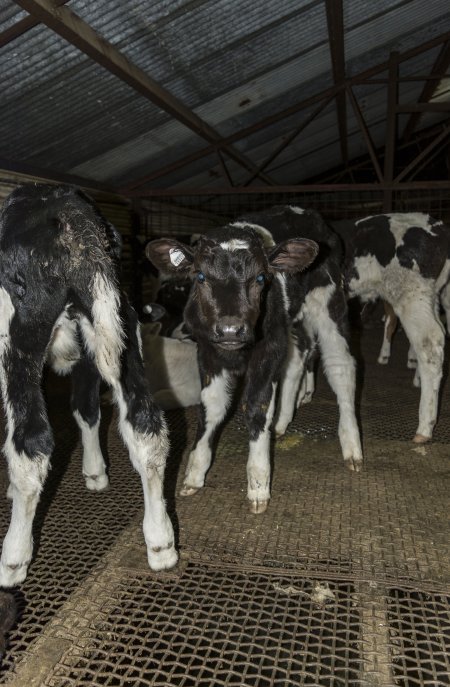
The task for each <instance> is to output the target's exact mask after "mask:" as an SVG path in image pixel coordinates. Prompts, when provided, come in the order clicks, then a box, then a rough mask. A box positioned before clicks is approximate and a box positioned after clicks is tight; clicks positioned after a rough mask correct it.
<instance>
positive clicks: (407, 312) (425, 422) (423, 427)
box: [396, 291, 445, 443]
mask: <svg viewBox="0 0 450 687" xmlns="http://www.w3.org/2000/svg"><path fill="white" fill-rule="evenodd" d="M419 295H421V296H423V297H421V298H419ZM426 295H427V294H426V293H425V291H423V292H422V294H414V296H413V297H410V298H408V299H405V300H404V301H403V302H401V303H399V304H397V307H396V312H397V314H398V316H399V317H400V320H401V322H402V325H403V328H404V330H405V332H406V335H407V337H408V339H409V341H410V342H411V346H413V348H414V350H415V352H416V355H417V373H418V375H419V378H420V387H421V394H420V405H419V425H418V427H417V432H416V435H415V437H414V441H415V442H416V443H424V442H425V441H429V440H430V439H431V437H432V434H433V429H434V425H435V424H436V418H437V411H438V394H439V387H440V383H441V378H442V364H443V360H444V342H445V334H444V327H443V326H442V324H441V322H440V320H439V319H437V317H436V314H435V303H434V299H435V294H434V293H432V292H429V293H428V298H426Z"/></svg>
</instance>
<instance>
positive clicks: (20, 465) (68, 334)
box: [0, 184, 177, 586]
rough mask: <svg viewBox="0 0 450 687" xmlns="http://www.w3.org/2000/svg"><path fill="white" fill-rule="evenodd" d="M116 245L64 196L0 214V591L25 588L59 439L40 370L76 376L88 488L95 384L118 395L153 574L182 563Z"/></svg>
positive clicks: (38, 197) (14, 205)
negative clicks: (0, 429)
mask: <svg viewBox="0 0 450 687" xmlns="http://www.w3.org/2000/svg"><path fill="white" fill-rule="evenodd" d="M120 249H121V241H120V236H119V234H118V232H117V231H116V230H115V228H114V227H113V226H112V225H111V224H109V223H108V222H107V221H106V220H105V219H104V218H103V217H102V216H101V215H100V213H99V211H98V210H97V208H96V207H95V206H94V204H93V203H92V201H91V200H90V199H89V198H88V197H87V196H85V195H84V194H82V193H81V192H80V191H77V190H76V189H73V188H70V187H54V186H47V185H39V184H34V185H25V186H21V187H18V188H17V189H16V190H15V191H13V193H12V194H11V195H10V196H9V198H8V199H7V200H6V201H5V203H4V206H3V209H2V214H1V217H0V382H1V388H2V395H3V401H4V405H5V411H6V419H7V439H6V443H5V447H4V450H5V453H6V456H7V459H8V470H9V478H10V488H9V495H10V496H11V497H12V516H11V522H10V526H9V529H8V532H7V534H6V537H5V540H4V542H3V550H2V556H1V561H0V585H1V586H11V585H15V584H17V583H20V582H22V581H23V580H24V579H25V577H26V574H27V568H28V564H29V562H30V559H31V556H32V525H33V519H34V514H35V510H36V506H37V503H38V500H39V495H40V492H41V490H42V487H43V484H44V480H45V477H46V475H47V470H48V466H49V460H50V456H51V453H52V450H53V446H54V442H53V435H52V431H51V428H50V425H49V422H48V418H47V411H46V407H45V402H44V399H43V396H42V391H41V381H42V372H43V366H44V363H45V362H46V361H47V362H49V363H50V364H51V366H52V367H53V368H54V369H55V370H56V371H57V372H59V373H61V374H66V373H69V372H71V373H72V409H73V414H74V417H75V419H76V421H77V423H78V425H79V428H80V430H81V436H82V441H83V474H84V477H85V481H86V486H87V488H88V489H91V490H92V491H100V490H102V489H104V488H105V487H106V486H107V485H108V477H107V475H106V472H105V463H104V460H103V456H102V454H101V450H100V445H99V440H98V426H99V421H100V412H99V386H100V380H101V378H102V379H104V380H105V381H106V382H107V383H108V384H109V385H110V386H111V387H112V390H113V394H114V397H115V401H116V402H117V404H118V407H119V415H120V420H119V428H120V431H121V434H122V436H123V439H124V441H125V443H126V445H127V447H128V449H129V452H130V459H131V461H132V464H133V466H134V467H135V468H136V470H137V471H138V472H139V474H140V476H141V479H142V484H143V489H144V503H145V514H144V524H143V528H144V535H145V540H146V544H147V550H148V561H149V565H150V567H151V568H153V569H154V570H160V569H163V568H169V567H172V566H173V565H174V564H175V563H176V561H177V554H176V551H175V549H174V537H173V529H172V524H171V522H170V520H169V518H168V516H167V513H166V508H165V503H164V500H163V494H162V489H163V474H164V467H165V462H166V456H167V452H168V439H167V430H166V426H165V423H164V418H163V417H162V415H161V412H160V410H159V409H158V407H157V406H156V405H155V404H154V403H153V400H152V398H151V396H150V393H149V391H148V386H147V382H146V379H145V374H144V368H143V363H142V357H141V353H140V342H139V332H138V321H137V317H136V314H135V312H134V310H133V309H132V308H131V306H130V305H129V304H128V301H127V300H126V297H125V296H124V295H123V294H122V293H121V292H120V290H119V285H118V276H117V268H118V260H119V257H120Z"/></svg>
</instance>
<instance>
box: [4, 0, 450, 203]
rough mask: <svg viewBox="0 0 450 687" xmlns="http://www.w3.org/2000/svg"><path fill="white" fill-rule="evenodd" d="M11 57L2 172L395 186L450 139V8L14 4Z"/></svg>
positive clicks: (145, 181) (93, 179)
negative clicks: (410, 151)
mask: <svg viewBox="0 0 450 687" xmlns="http://www.w3.org/2000/svg"><path fill="white" fill-rule="evenodd" d="M0 59H1V65H2V89H1V95H0V98H1V117H0V140H1V141H2V143H1V145H0V167H1V168H2V169H5V170H14V171H21V172H25V173H27V172H28V173H36V174H38V175H43V176H49V177H51V178H55V179H67V180H70V179H72V180H78V181H86V180H87V181H88V183H89V184H91V185H93V186H97V187H99V188H101V187H104V188H111V189H120V190H121V191H123V192H125V193H141V192H145V190H146V189H154V188H161V189H162V188H164V189H167V188H171V189H177V188H181V187H182V188H186V187H190V188H202V189H215V188H220V187H224V186H246V185H249V186H252V185H256V186H259V187H260V186H264V185H282V186H286V185H295V184H300V183H304V182H305V181H308V180H311V179H320V178H322V177H323V178H325V176H326V174H327V173H329V172H330V170H339V169H341V170H351V169H352V168H354V169H357V165H356V164H355V163H356V162H358V161H361V159H362V160H369V163H370V164H369V167H370V174H371V175H372V177H373V179H374V180H375V181H377V180H380V179H381V178H382V177H383V175H385V177H386V175H387V177H388V178H391V179H392V178H394V177H395V174H398V170H395V169H393V168H392V165H391V168H390V167H389V163H388V164H387V166H386V159H385V155H384V152H385V150H386V152H388V149H389V147H391V149H392V147H393V146H396V147H397V148H398V149H401V147H402V146H406V147H407V146H408V144H410V145H412V144H411V143H410V142H411V141H414V145H415V146H416V148H415V149H414V150H415V152H414V155H419V156H420V155H421V156H422V158H421V159H423V160H425V159H426V157H427V155H428V156H429V157H432V156H433V154H435V153H436V150H438V151H442V149H443V148H445V147H446V146H447V147H448V141H449V138H450V136H449V131H450V118H449V109H450V105H449V103H450V79H449V76H448V69H449V64H450V4H449V3H448V0H433V1H432V2H428V3H427V2H423V0H377V2H372V1H371V0H277V2H268V1H266V0H259V1H258V0H256V1H255V0H240V1H239V2H237V1H236V0H215V1H214V2H212V1H211V0H209V1H208V0H152V2H145V1H144V0H126V1H125V2H124V1H123V0H71V1H70V2H63V1H61V0H58V1H55V0H16V1H13V0H2V2H1V3H0ZM424 131H427V132H429V131H431V132H432V135H431V134H430V136H431V137H430V136H428V138H426V139H425V138H424V137H423V136H422V140H425V143H423V144H422V146H421V147H417V146H418V143H417V140H420V132H424ZM418 136H419V138H418ZM391 152H392V151H391ZM389 158H390V159H391V161H392V158H393V156H392V155H390V156H389V155H388V156H387V159H388V160H389ZM421 159H419V160H418V162H420V161H421ZM383 160H384V161H383ZM418 166H420V165H418ZM366 167H367V164H366ZM341 174H342V172H341Z"/></svg>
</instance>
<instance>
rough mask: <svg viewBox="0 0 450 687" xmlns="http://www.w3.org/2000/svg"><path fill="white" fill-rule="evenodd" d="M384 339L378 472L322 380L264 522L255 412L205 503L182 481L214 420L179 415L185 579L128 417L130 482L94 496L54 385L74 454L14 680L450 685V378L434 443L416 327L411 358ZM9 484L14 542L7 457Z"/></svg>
mask: <svg viewBox="0 0 450 687" xmlns="http://www.w3.org/2000/svg"><path fill="white" fill-rule="evenodd" d="M381 334H382V331H381V328H379V327H378V328H374V329H366V330H364V332H363V335H362V337H361V338H359V337H355V347H356V354H357V355H358V356H359V355H361V357H362V360H363V361H364V362H363V364H362V365H361V366H360V367H361V369H362V379H361V382H362V383H361V385H360V393H359V397H358V408H359V412H360V421H361V426H362V430H363V441H364V451H365V465H364V470H363V472H361V473H359V474H356V475H355V474H351V473H349V472H347V471H346V470H345V469H344V467H343V461H342V457H341V455H340V449H339V445H338V442H337V437H336V430H337V417H338V415H337V408H336V403H335V400H334V396H333V394H332V392H331V391H330V389H329V387H328V385H327V383H326V382H325V381H324V379H323V377H322V375H321V374H320V373H319V375H318V385H317V390H316V394H315V396H314V399H313V402H312V403H311V404H310V405H308V406H304V407H302V408H301V409H300V411H299V412H298V413H297V417H296V418H295V420H294V422H293V424H292V426H291V427H290V431H289V434H288V435H287V436H286V437H284V438H283V439H281V440H279V441H278V442H276V443H275V444H274V447H273V453H274V475H273V486H272V500H271V503H270V506H269V509H268V510H267V512H266V513H264V514H263V515H261V516H254V515H252V514H250V513H249V512H248V510H247V503H246V498H245V492H246V474H245V462H246V447H247V435H246V431H245V428H244V425H243V421H242V417H241V416H240V415H239V413H238V412H237V413H236V414H235V415H234V416H233V417H232V418H231V420H230V422H229V423H228V424H227V425H226V427H225V428H224V430H223V432H222V436H221V440H220V442H219V445H218V450H217V455H216V460H215V462H214V464H213V466H212V468H211V471H210V473H209V475H208V478H207V483H206V486H205V488H204V489H203V490H202V491H201V492H200V493H198V494H196V495H195V496H194V497H192V498H190V499H189V498H185V499H183V498H179V497H178V496H177V489H176V484H177V479H181V478H182V474H183V471H184V465H183V462H184V460H185V456H184V454H185V452H186V451H185V449H186V446H189V444H190V443H191V441H192V438H193V434H194V431H195V411H194V410H193V409H191V410H189V411H177V412H172V413H170V414H168V420H169V425H170V428H171V436H172V454H171V460H170V464H169V466H168V470H167V477H166V491H167V495H166V496H167V502H168V506H169V511H170V513H171V516H172V518H173V521H174V524H175V528H176V532H177V536H178V545H179V548H180V551H181V562H180V565H179V567H178V568H177V570H175V571H172V572H170V573H165V574H155V573H152V572H151V571H149V570H148V568H147V564H146V559H145V550H144V543H143V538H142V535H141V529H140V519H141V517H142V495H141V489H140V482H139V479H138V476H137V475H136V474H135V473H134V472H133V471H132V469H131V466H130V464H129V461H128V458H127V455H126V452H125V450H124V448H123V446H122V443H121V441H120V439H119V437H118V433H117V431H116V428H115V417H114V413H113V411H112V409H111V407H110V406H107V405H106V406H104V407H103V422H102V431H103V435H102V443H103V445H104V446H107V454H108V455H109V457H110V477H111V488H110V490H109V491H108V492H106V493H103V494H92V493H90V492H87V490H86V489H85V488H84V482H83V479H82V476H81V454H80V449H79V442H78V437H77V431H76V427H75V423H74V422H73V420H72V418H71V416H70V411H69V396H68V393H67V384H66V382H65V381H64V380H57V379H55V378H54V377H53V376H51V377H49V380H48V384H47V388H48V394H49V396H48V398H49V412H50V418H51V422H52V426H53V429H54V432H55V439H56V446H57V448H56V451H55V455H54V458H53V461H52V464H53V469H52V471H51V474H50V477H49V480H48V483H47V485H46V488H45V492H44V495H43V498H42V501H41V504H40V507H39V514H38V518H37V522H36V531H35V541H36V543H37V546H36V553H35V557H34V561H33V564H32V566H31V567H30V572H29V577H28V578H27V580H26V582H25V583H24V584H23V585H22V586H21V588H20V589H18V590H16V592H15V594H16V597H17V600H18V604H19V608H20V617H19V620H18V623H17V625H16V627H15V628H13V630H12V631H11V632H10V634H9V645H8V649H7V652H6V654H5V656H4V659H3V664H2V668H1V670H2V672H1V673H0V675H1V679H2V680H3V681H4V682H6V683H8V684H9V683H10V684H12V685H14V686H17V687H31V686H32V685H36V686H37V685H39V686H40V685H43V686H44V685H48V686H51V687H66V686H69V685H71V686H72V685H80V687H81V686H82V685H91V686H92V687H97V686H100V685H115V686H118V687H119V686H120V687H122V686H123V687H125V686H129V685H144V686H146V685H149V686H150V685H151V686H155V687H158V686H159V685H161V686H163V685H164V686H165V687H166V686H167V687H171V686H172V685H173V686H174V687H175V686H177V687H178V685H185V686H186V687H188V686H191V685H218V686H220V685H230V686H233V687H234V686H236V687H237V686H241V685H242V686H245V687H254V686H258V687H260V686H261V687H265V685H275V686H277V687H278V686H279V687H281V686H283V687H288V686H290V685H317V686H318V687H324V686H325V687H328V686H332V687H338V686H341V685H342V686H343V685H349V686H350V687H353V685H355V686H356V685H361V686H367V687H369V686H374V685H380V686H382V687H386V686H389V687H392V686H393V685H394V686H395V685H400V686H402V687H409V686H410V685H411V686H413V685H433V686H436V687H437V686H441V685H448V684H450V658H449V657H450V617H449V607H450V604H449V596H450V559H449V556H448V542H449V537H448V533H449V527H448V513H449V496H448V494H449V488H448V486H449V481H450V480H449V472H450V471H449V461H448V456H449V442H450V398H449V394H450V383H449V381H448V379H447V378H445V380H444V386H443V392H442V400H441V412H440V418H439V422H438V425H437V428H436V433H435V438H434V441H433V443H432V444H430V445H426V446H422V447H417V446H414V444H412V442H411V441H410V439H411V437H412V435H413V433H414V430H415V425H416V420H417V411H418V402H419V391H418V390H417V389H415V388H414V387H413V386H412V377H413V373H412V371H411V370H408V369H407V368H406V351H407V345H406V341H405V340H404V337H403V335H402V333H401V332H399V333H398V334H397V336H396V339H395V343H394V350H393V357H392V361H391V364H390V365H389V366H379V365H377V364H376V357H377V349H378V346H379V344H380V341H381ZM361 351H362V353H360V352H361ZM446 375H447V372H446ZM0 478H1V487H2V488H1V492H0V498H1V499H3V503H2V506H3V508H2V511H1V512H2V515H1V519H0V535H1V536H3V535H4V533H5V531H6V527H7V523H8V520H9V513H10V506H9V503H8V502H7V500H6V498H5V496H4V495H5V493H6V471H5V470H4V466H3V468H2V471H1V474H0Z"/></svg>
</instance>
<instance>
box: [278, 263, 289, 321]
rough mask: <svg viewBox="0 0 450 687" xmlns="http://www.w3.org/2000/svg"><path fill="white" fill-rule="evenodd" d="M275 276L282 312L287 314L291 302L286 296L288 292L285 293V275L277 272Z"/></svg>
mask: <svg viewBox="0 0 450 687" xmlns="http://www.w3.org/2000/svg"><path fill="white" fill-rule="evenodd" d="M275 276H276V278H277V279H278V281H279V282H280V286H281V295H282V297H283V305H284V311H285V312H286V313H288V312H289V307H290V305H291V302H290V300H289V296H288V292H287V284H286V275H285V274H283V272H277V273H276V275H275Z"/></svg>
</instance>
